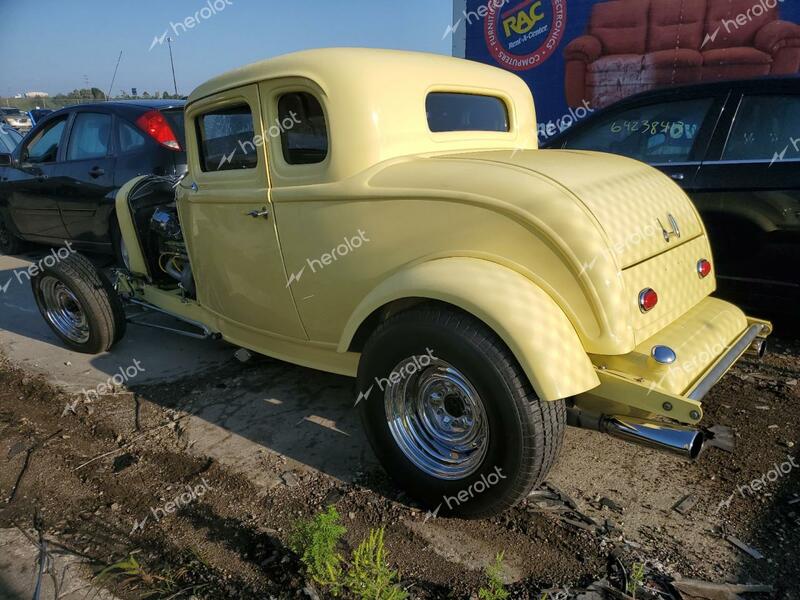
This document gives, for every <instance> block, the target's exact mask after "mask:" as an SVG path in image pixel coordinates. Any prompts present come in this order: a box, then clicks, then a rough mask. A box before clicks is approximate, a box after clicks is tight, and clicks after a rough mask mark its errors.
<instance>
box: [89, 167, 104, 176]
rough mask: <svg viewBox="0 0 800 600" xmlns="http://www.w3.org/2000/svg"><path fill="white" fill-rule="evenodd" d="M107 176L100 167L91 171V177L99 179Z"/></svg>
mask: <svg viewBox="0 0 800 600" xmlns="http://www.w3.org/2000/svg"><path fill="white" fill-rule="evenodd" d="M105 174H106V171H105V169H101V168H100V167H95V168H93V169H92V170H91V171H89V175H90V176H91V177H94V178H95V179H97V178H98V177H102V176H103V175H105Z"/></svg>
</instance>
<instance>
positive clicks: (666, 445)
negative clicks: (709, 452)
mask: <svg viewBox="0 0 800 600" xmlns="http://www.w3.org/2000/svg"><path fill="white" fill-rule="evenodd" d="M601 431H604V432H605V433H607V434H609V435H611V436H612V437H616V438H620V439H623V440H625V441H628V442H633V443H635V444H639V445H641V446H647V447H649V448H655V449H657V450H663V451H666V452H671V453H673V454H678V455H680V456H683V457H684V458H688V459H690V460H694V459H696V458H697V457H699V456H700V454H701V452H702V451H703V447H704V444H705V441H706V436H705V434H704V433H703V431H701V430H699V429H694V428H692V427H685V426H682V425H670V424H668V423H660V422H655V421H648V420H645V419H638V418H636V417H626V416H619V415H615V416H607V417H604V418H603V419H602V423H601Z"/></svg>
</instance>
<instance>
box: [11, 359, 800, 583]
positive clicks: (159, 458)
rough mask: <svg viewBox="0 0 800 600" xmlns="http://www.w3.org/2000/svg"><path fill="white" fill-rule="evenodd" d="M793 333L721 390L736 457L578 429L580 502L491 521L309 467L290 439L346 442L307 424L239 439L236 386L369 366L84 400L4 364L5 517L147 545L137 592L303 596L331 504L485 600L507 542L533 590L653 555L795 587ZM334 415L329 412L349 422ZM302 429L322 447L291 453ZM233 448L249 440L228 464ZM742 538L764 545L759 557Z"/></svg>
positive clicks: (668, 566) (573, 443)
mask: <svg viewBox="0 0 800 600" xmlns="http://www.w3.org/2000/svg"><path fill="white" fill-rule="evenodd" d="M775 349H776V352H775V353H774V354H772V355H770V356H769V357H768V359H767V360H766V361H764V362H763V363H760V364H757V363H753V362H745V363H743V364H742V365H740V366H739V367H737V368H736V369H735V370H734V371H733V372H732V373H731V374H730V375H728V376H727V377H726V378H725V379H724V380H723V382H721V384H720V385H718V386H717V387H716V388H715V389H714V390H713V392H712V393H711V395H710V396H709V397H708V398H707V400H706V402H705V408H706V414H707V418H706V421H707V422H709V423H719V424H723V425H728V426H731V427H733V428H734V430H735V432H736V442H737V447H736V449H735V451H734V452H733V453H731V454H729V453H724V452H722V451H720V450H717V449H712V450H710V451H709V452H708V453H707V454H705V455H704V456H703V458H702V459H701V460H700V461H697V462H695V463H688V462H685V461H682V460H681V459H678V458H675V457H671V456H667V455H663V454H659V453H657V452H653V451H650V450H647V449H641V448H637V447H634V446H630V445H627V444H624V443H622V442H619V441H618V440H613V439H610V438H608V437H606V436H602V435H600V434H595V433H592V432H584V431H572V430H571V431H570V432H568V436H567V440H566V443H565V450H564V454H563V456H562V457H561V460H560V461H559V465H558V466H557V467H556V469H555V470H554V471H553V475H552V479H551V481H553V482H555V484H556V485H558V486H559V487H560V488H561V489H563V490H564V491H565V492H566V494H569V496H570V499H569V503H572V501H573V500H574V505H573V507H570V506H566V505H559V504H560V502H561V501H559V500H554V498H557V496H558V495H557V494H550V496H548V498H549V500H547V501H546V502H542V501H541V498H540V497H538V496H537V497H532V498H531V499H529V501H528V502H526V503H523V505H520V506H519V507H516V508H514V509H512V510H509V511H507V512H506V513H504V514H503V515H501V516H499V517H497V518H494V519H489V520H483V521H459V520H453V519H444V518H437V517H436V516H435V515H432V514H430V513H427V512H426V511H424V510H423V509H421V508H420V507H419V506H416V505H415V504H414V503H413V502H412V501H410V500H409V499H408V498H407V497H405V496H404V494H403V493H402V491H400V490H397V489H395V488H394V487H393V485H392V484H391V483H390V482H389V481H388V480H387V478H386V477H385V475H384V474H383V473H382V471H380V469H377V468H375V467H374V463H371V464H370V463H369V462H365V463H364V465H359V466H358V467H354V468H353V469H352V471H353V475H352V477H349V478H348V477H339V476H335V473H334V474H331V473H327V472H325V469H322V470H319V469H314V468H302V467H301V466H300V465H299V462H298V461H297V460H294V459H293V458H292V456H288V455H291V454H294V455H295V458H297V457H307V456H311V457H312V458H313V459H314V460H317V459H318V458H319V457H320V456H323V457H324V454H325V453H326V452H329V451H330V448H325V447H322V448H312V449H308V448H303V443H304V442H303V438H302V436H294V438H293V437H292V436H291V435H285V436H284V437H283V438H281V437H279V436H280V433H281V432H274V436H276V437H271V436H273V433H272V432H271V433H270V434H269V435H268V436H266V438H265V439H261V438H254V439H255V440H256V442H255V443H253V441H252V440H248V441H247V444H243V445H240V446H237V445H236V444H235V443H234V442H235V441H236V440H234V438H236V437H237V436H236V435H235V434H234V433H232V432H231V431H230V428H229V427H228V426H229V424H230V422H231V419H233V418H234V417H235V416H236V415H235V414H234V413H235V411H236V410H238V408H236V406H235V405H236V402H235V400H236V398H239V397H245V396H246V395H247V394H248V393H250V394H252V393H256V392H257V391H258V390H262V389H264V387H265V385H266V384H267V383H268V382H269V383H271V384H272V385H276V382H277V385H280V386H283V387H286V389H287V390H288V391H287V394H291V395H297V396H300V397H305V396H306V395H319V394H331V395H332V396H333V397H344V396H347V398H348V400H347V402H348V403H349V404H348V406H351V405H352V404H351V400H350V399H349V394H350V393H351V386H352V382H350V381H349V380H347V379H345V378H339V377H335V376H328V375H319V374H316V373H314V374H313V377H314V378H315V379H314V380H313V381H311V378H312V375H311V373H312V372H309V371H307V370H304V369H301V368H299V367H293V366H290V365H286V364H283V363H279V362H277V361H269V360H255V361H252V362H251V363H248V364H246V365H239V364H231V365H229V366H226V367H224V368H223V369H221V370H219V371H215V372H213V373H209V374H208V375H207V376H204V377H200V378H192V379H187V380H182V381H177V382H175V383H172V384H169V385H157V386H149V387H142V388H137V389H136V390H135V392H136V393H135V394H131V393H121V394H118V395H115V396H104V397H102V398H101V399H100V400H98V401H97V402H93V403H86V402H85V401H84V400H82V399H79V402H78V403H75V400H76V397H74V396H70V395H67V394H65V393H63V392H61V391H59V390H58V389H55V388H52V387H51V386H50V385H48V384H47V383H46V382H45V381H44V379H42V378H38V377H33V376H31V375H29V374H27V373H26V372H23V371H21V370H19V369H16V368H14V367H13V366H11V365H9V364H7V363H0V465H2V467H1V468H0V528H11V527H20V528H22V529H25V530H30V529H31V527H32V525H33V515H34V514H35V513H36V512H37V511H38V512H39V513H40V515H41V521H42V523H43V526H44V531H45V533H46V535H47V536H48V537H49V538H50V539H52V540H54V541H57V542H58V543H59V544H62V545H63V546H65V547H66V548H68V549H69V550H70V551H71V552H74V553H75V554H77V555H79V556H82V557H85V558H86V559H87V560H88V561H89V562H90V564H92V565H93V568H94V570H95V572H98V571H100V570H101V569H102V568H104V567H105V566H107V565H110V564H113V563H116V562H117V561H120V560H124V559H126V558H128V557H130V556H131V555H132V556H134V557H135V558H136V560H137V561H138V562H140V563H141V565H142V573H141V574H140V575H139V576H137V577H135V578H133V580H132V581H129V582H127V583H126V584H125V585H123V584H122V581H121V579H120V578H111V579H107V580H106V581H105V582H104V585H105V586H106V587H108V588H110V589H111V590H112V591H113V592H114V593H115V594H117V595H118V596H119V597H122V598H138V597H141V596H142V594H143V593H144V592H146V591H156V592H157V593H158V594H159V595H160V596H161V597H169V596H171V595H173V594H183V595H186V596H187V597H188V595H189V594H191V593H194V594H195V595H196V596H197V597H199V598H265V597H269V596H270V595H273V596H275V597H277V598H283V597H302V596H304V595H306V594H307V592H305V591H304V588H306V587H307V583H308V582H307V581H306V579H305V577H304V573H303V569H302V567H301V565H300V564H299V562H298V559H297V557H296V556H295V555H294V554H293V553H292V552H291V551H289V550H288V549H287V543H288V537H289V532H290V530H291V528H292V527H293V525H294V523H295V522H296V521H297V520H298V519H300V518H304V517H308V516H311V515H313V514H315V513H317V512H319V511H320V510H323V509H324V508H325V507H326V506H328V505H331V504H332V505H334V506H336V507H337V509H338V511H339V513H340V514H341V515H342V516H343V520H344V524H345V526H346V527H347V530H348V532H347V534H346V540H345V547H343V549H342V551H343V552H345V553H346V552H348V551H349V550H351V549H352V548H353V547H354V546H356V545H357V544H358V543H359V542H360V541H361V540H362V539H363V538H364V537H365V535H366V534H367V533H368V531H369V530H370V529H371V528H374V527H379V526H384V527H385V528H386V541H387V550H388V558H389V562H390V563H391V565H392V567H393V568H396V569H398V570H399V572H400V575H401V578H402V580H403V586H404V587H407V588H408V589H409V592H410V593H411V594H412V597H415V598H444V597H447V598H464V597H468V596H469V595H470V594H473V593H475V591H476V590H477V589H478V588H479V587H480V586H481V585H482V583H483V582H484V575H483V572H482V571H483V568H484V567H485V566H486V565H487V564H488V562H490V561H491V559H492V557H493V556H494V555H495V554H496V553H497V552H499V551H505V553H506V556H507V561H506V566H507V569H506V575H507V579H508V581H513V582H514V583H513V584H512V585H511V590H512V591H513V592H514V593H515V594H516V595H517V596H518V597H529V596H531V595H533V594H534V593H537V594H538V593H539V592H540V591H541V590H543V589H549V590H553V589H564V588H569V589H570V590H573V591H575V590H578V589H585V588H586V587H588V586H589V585H590V584H592V583H593V582H595V581H597V580H598V579H601V578H603V577H609V579H610V580H611V581H612V582H613V583H616V584H617V585H618V586H622V585H624V584H623V583H622V582H624V577H625V576H624V572H630V567H631V564H632V563H633V562H641V563H646V564H647V570H648V573H649V575H648V581H649V585H650V586H652V587H654V588H655V587H659V588H660V589H662V590H667V589H668V586H667V585H666V583H665V582H666V581H667V580H669V578H671V577H673V576H679V575H683V576H692V577H698V578H705V579H709V580H712V581H737V582H760V583H768V584H772V585H773V586H775V589H776V593H775V597H779V598H797V597H798V589H800V588H799V587H798V583H797V582H798V581H800V570H798V569H800V567H798V564H797V562H796V558H795V555H796V548H797V547H799V546H800V539H799V538H800V535H799V531H800V529H799V528H798V513H800V504H798V503H797V502H796V500H797V497H798V496H797V493H798V491H800V490H798V480H799V479H798V478H799V477H800V469H791V470H789V472H788V473H782V474H781V476H780V477H777V478H776V479H775V481H770V480H769V477H770V475H769V471H770V470H771V469H773V468H775V467H774V466H773V465H775V464H776V463H777V465H778V467H777V468H778V470H780V468H781V464H783V463H785V462H786V461H787V460H789V457H793V456H796V454H797V451H796V447H795V446H794V444H796V443H797V442H798V441H800V409H799V408H798V406H799V405H800V403H798V400H800V386H798V385H797V382H796V378H797V377H798V373H800V358H798V355H799V354H800V353H799V352H798V350H800V348H798V345H797V344H790V343H783V344H780V343H779V344H777V345H775ZM793 381H794V383H792V382H793ZM257 402H259V403H261V404H259V405H258V406H269V407H272V408H274V410H275V413H274V414H275V415H278V414H281V413H287V411H289V412H288V414H290V415H293V414H294V413H292V412H291V408H287V407H286V405H285V404H281V403H280V401H279V400H278V399H275V398H270V397H267V398H258V399H257ZM765 407H766V408H765ZM250 408H253V407H249V408H248V410H249V409H250ZM255 409H258V407H256V408H255ZM248 414H250V413H246V412H245V413H244V415H245V416H244V417H243V418H244V419H247V415H248ZM317 417H318V423H317V424H318V425H319V424H321V425H323V426H325V427H328V428H333V429H336V428H338V427H340V426H341V425H340V423H338V421H337V419H335V418H330V417H329V416H327V415H317ZM317 417H315V418H317ZM199 420H203V421H204V422H205V426H206V427H209V426H211V425H213V427H214V428H216V429H218V430H219V432H220V433H219V438H215V439H214V440H213V441H209V440H208V439H206V438H207V436H205V435H204V433H207V432H208V429H203V427H202V426H201V425H200V424H198V421H199ZM209 423H211V425H209ZM776 425H777V427H775V426H776ZM339 433H341V432H339ZM345 433H346V432H345ZM332 439H333V440H334V441H333V442H331V443H332V444H335V443H339V442H338V440H346V443H348V444H350V445H351V446H352V447H353V453H354V454H358V453H360V452H367V450H364V449H363V448H360V446H359V445H360V444H361V443H362V442H360V441H358V440H354V439H353V436H349V437H348V436H345V435H339V437H336V438H332ZM287 440H289V441H287ZM290 442H292V443H294V444H296V445H297V446H298V448H299V449H300V450H304V451H305V453H303V452H301V451H300V450H298V451H297V452H288V451H287V449H286V447H285V446H284V444H287V443H290ZM231 448H236V450H235V451H232V450H231ZM276 448H279V450H276ZM293 450H294V449H293ZM231 452H247V453H248V456H246V457H241V458H243V459H242V460H239V461H235V460H230V459H229V456H228V455H229V454H230V453H231ZM309 462H313V461H309ZM26 463H27V466H25V465H26ZM365 465H366V466H365ZM362 467H363V470H361V468H362ZM784 470H785V469H784ZM20 474H22V475H21V477H20ZM764 478H766V479H764ZM756 479H764V481H765V485H764V487H763V488H762V489H759V490H754V491H753V492H752V493H750V492H744V493H740V492H739V488H740V486H743V485H747V484H749V483H750V482H752V481H753V480H756ZM732 494H733V495H732ZM686 496H693V497H694V503H693V506H691V508H689V509H688V511H687V512H685V513H684V514H681V513H678V512H676V511H675V510H673V506H674V505H675V504H676V503H677V502H678V501H680V500H681V499H683V498H685V497H686ZM721 502H725V503H723V504H722V505H721V504H720V503H721ZM561 504H563V503H561ZM688 504H689V505H691V504H692V503H691V502H689V503H688ZM582 515H583V517H582ZM584 517H585V518H584ZM727 536H733V537H735V538H737V539H739V540H742V542H743V543H744V544H747V545H749V546H752V547H753V548H755V549H757V550H758V551H760V552H761V553H762V554H763V555H764V558H763V559H760V560H756V559H754V558H752V557H750V556H749V555H747V554H745V553H744V552H743V551H742V550H740V549H738V548H736V547H734V546H733V545H732V543H731V542H729V541H728V540H727V539H726V538H727ZM657 582H661V584H660V585H659V584H658V583H657Z"/></svg>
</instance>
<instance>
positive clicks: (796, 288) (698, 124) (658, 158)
mask: <svg viewBox="0 0 800 600" xmlns="http://www.w3.org/2000/svg"><path fill="white" fill-rule="evenodd" d="M545 146H546V147H548V148H568V149H580V150H597V151H601V152H611V153H614V154H622V155H625V156H629V157H632V158H635V159H638V160H641V161H643V162H646V163H648V164H650V165H652V166H654V167H656V168H658V169H660V170H661V171H663V172H664V173H666V174H667V175H669V176H670V177H672V179H673V180H675V182H676V183H678V184H679V185H680V186H681V187H683V189H684V190H686V192H687V193H688V194H689V196H690V197H691V198H692V200H693V201H694V203H695V205H696V206H697V208H698V210H699V212H700V214H701V216H702V217H703V220H704V221H705V223H706V227H707V228H708V232H709V236H710V239H711V245H712V249H713V251H714V256H715V259H716V264H715V267H716V271H717V278H718V281H719V290H718V294H719V295H720V296H721V297H724V298H726V299H730V300H732V301H735V302H737V303H738V304H740V305H742V306H743V307H745V308H747V309H750V310H751V311H753V313H754V314H759V315H764V316H766V317H770V318H773V319H775V320H778V321H782V322H785V323H789V324H791V325H796V324H797V323H798V321H800V319H798V318H797V317H798V314H800V311H799V310H798V308H797V307H798V303H799V302H800V78H797V77H791V78H774V79H763V80H748V81H734V82H719V83H712V84H701V85H695V86H688V87H678V88H671V89H666V90H658V91H653V92H647V93H644V94H640V95H637V96H633V97H631V98H628V99H626V100H623V101H622V102H619V103H617V104H614V105H612V106H610V107H608V108H606V109H605V110H602V111H598V112H596V113H594V114H593V115H592V116H591V117H589V118H588V119H586V120H585V121H583V122H581V123H579V124H578V125H575V126H574V127H572V128H571V129H569V130H567V131H565V132H564V133H562V134H561V135H559V136H557V137H556V138H553V139H552V140H550V141H549V142H548V143H547V144H546V145H545ZM783 317H788V318H783Z"/></svg>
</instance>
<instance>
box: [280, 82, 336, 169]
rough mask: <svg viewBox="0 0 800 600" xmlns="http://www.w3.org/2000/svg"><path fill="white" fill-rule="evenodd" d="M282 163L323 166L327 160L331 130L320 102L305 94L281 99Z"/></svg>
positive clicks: (286, 95) (286, 96)
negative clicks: (321, 164)
mask: <svg viewBox="0 0 800 600" xmlns="http://www.w3.org/2000/svg"><path fill="white" fill-rule="evenodd" d="M278 120H279V121H280V123H281V127H280V129H281V147H282V148H283V159H284V160H285V161H286V162H287V163H288V164H290V165H312V164H316V163H321V162H323V161H324V160H325V158H326V157H327V156H328V128H327V124H326V123H325V113H324V112H323V110H322V105H320V103H319V100H317V99H316V98H315V97H314V96H312V95H311V94H308V93H306V92H293V93H291V94H284V95H283V96H281V97H280V98H279V99H278Z"/></svg>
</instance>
